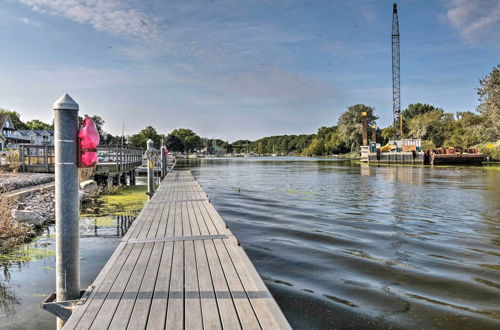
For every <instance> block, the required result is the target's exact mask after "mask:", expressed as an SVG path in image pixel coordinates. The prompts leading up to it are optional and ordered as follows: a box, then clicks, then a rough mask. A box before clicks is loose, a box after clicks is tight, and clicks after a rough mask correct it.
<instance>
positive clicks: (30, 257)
mask: <svg viewBox="0 0 500 330" xmlns="http://www.w3.org/2000/svg"><path fill="white" fill-rule="evenodd" d="M53 255H54V251H53V250H51V249H49V248H48V245H45V244H42V245H39V244H38V243H36V242H35V243H31V244H25V245H21V246H19V247H18V248H17V249H15V250H14V251H12V252H10V253H5V254H0V263H16V262H20V263H25V262H29V261H35V260H41V259H44V258H47V257H50V256H53Z"/></svg>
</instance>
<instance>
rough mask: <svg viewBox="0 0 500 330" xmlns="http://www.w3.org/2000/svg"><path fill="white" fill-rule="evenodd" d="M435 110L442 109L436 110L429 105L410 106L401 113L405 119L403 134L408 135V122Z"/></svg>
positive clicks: (414, 104) (417, 104)
mask: <svg viewBox="0 0 500 330" xmlns="http://www.w3.org/2000/svg"><path fill="white" fill-rule="evenodd" d="M435 110H442V109H439V108H436V107H434V106H432V105H430V104H427V103H413V104H410V105H408V107H407V108H406V109H404V110H403V111H402V112H401V116H402V117H403V133H404V134H405V135H406V134H408V122H409V121H410V120H411V119H413V118H415V117H416V116H418V115H423V114H425V113H428V112H431V111H435ZM394 133H396V131H394ZM394 136H395V135H393V136H391V137H390V138H394Z"/></svg>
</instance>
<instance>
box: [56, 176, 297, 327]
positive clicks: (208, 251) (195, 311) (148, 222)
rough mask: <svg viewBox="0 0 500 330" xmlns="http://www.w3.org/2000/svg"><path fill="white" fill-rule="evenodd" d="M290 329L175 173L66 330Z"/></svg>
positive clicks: (198, 195)
mask: <svg viewBox="0 0 500 330" xmlns="http://www.w3.org/2000/svg"><path fill="white" fill-rule="evenodd" d="M125 328H127V329H146V328H147V329H166V328H168V329H222V328H224V329H242V328H245V329H290V325H289V324H288V322H287V320H286V318H285V317H284V316H283V313H282V312H281V310H280V308H279V306H278V305H277V303H276V301H275V300H274V298H273V297H272V296H271V294H270V293H269V291H268V289H267V287H266V286H265V284H264V282H263V281H262V279H261V278H260V276H259V274H258V273H257V271H256V270H255V268H254V266H253V265H252V263H251V261H250V260H249V258H248V257H247V255H246V253H245V252H244V250H243V248H242V247H241V246H239V245H238V241H237V239H236V238H235V237H234V236H233V234H232V233H231V231H230V230H229V229H228V228H227V226H226V224H225V223H224V221H223V220H222V218H221V217H220V215H219V214H218V212H217V211H216V210H215V208H214V207H213V206H212V204H211V203H210V201H209V199H208V197H207V195H206V194H205V192H204V191H203V189H202V188H201V186H200V185H199V184H198V182H197V181H196V180H195V179H194V177H193V176H192V174H191V172H190V171H172V172H170V173H169V174H168V175H167V176H166V177H165V179H164V180H163V181H162V182H161V184H160V186H159V188H158V191H157V192H156V193H155V195H154V196H153V198H152V199H151V201H149V202H148V203H147V204H146V206H145V207H144V209H143V210H142V211H141V213H140V214H139V216H138V217H137V219H136V220H135V221H134V223H133V224H132V226H131V227H130V229H129V231H128V232H127V234H126V235H125V236H124V237H123V239H122V241H121V242H120V244H119V245H118V248H117V249H116V251H115V252H114V254H113V255H112V256H111V258H110V260H109V261H108V263H107V264H106V265H105V266H104V268H103V269H102V271H101V273H100V274H99V276H98V277H97V278H96V280H95V281H94V283H93V284H92V285H91V286H90V287H89V288H88V289H87V291H86V292H85V294H84V295H83V297H82V298H81V300H80V302H79V304H78V305H77V307H76V309H75V310H74V311H73V313H72V315H71V317H70V318H69V320H68V321H67V322H66V325H65V327H64V329H125Z"/></svg>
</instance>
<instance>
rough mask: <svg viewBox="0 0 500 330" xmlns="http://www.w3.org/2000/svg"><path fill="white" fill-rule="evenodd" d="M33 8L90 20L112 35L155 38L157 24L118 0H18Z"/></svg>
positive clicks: (87, 22)
mask: <svg viewBox="0 0 500 330" xmlns="http://www.w3.org/2000/svg"><path fill="white" fill-rule="evenodd" d="M17 1H18V2H20V3H22V4H24V5H27V6H30V7H31V8H32V9H33V10H35V11H39V12H43V13H48V14H52V15H57V16H62V17H65V18H68V19H70V20H72V21H75V22H78V23H82V24H90V25H91V26H92V27H94V28H95V29H96V30H99V31H105V32H109V33H111V34H114V35H119V36H127V37H135V38H148V39H151V38H155V37H157V35H158V28H157V26H156V22H155V20H154V19H153V18H152V17H151V16H150V15H148V14H146V13H144V12H142V11H140V10H138V9H137V8H134V7H132V6H130V5H129V4H128V3H127V2H125V1H119V0H17Z"/></svg>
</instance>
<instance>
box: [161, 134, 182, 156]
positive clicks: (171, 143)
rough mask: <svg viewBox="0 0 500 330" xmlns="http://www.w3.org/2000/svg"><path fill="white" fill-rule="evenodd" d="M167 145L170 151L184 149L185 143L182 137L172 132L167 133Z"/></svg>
mask: <svg viewBox="0 0 500 330" xmlns="http://www.w3.org/2000/svg"><path fill="white" fill-rule="evenodd" d="M165 146H166V147H167V149H168V150H169V151H175V152H182V151H184V145H183V144H182V141H181V139H179V138H178V137H177V136H175V135H172V134H169V135H167V137H166V138H165Z"/></svg>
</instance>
